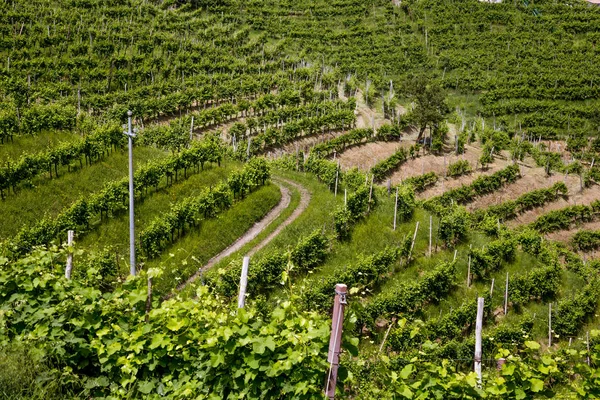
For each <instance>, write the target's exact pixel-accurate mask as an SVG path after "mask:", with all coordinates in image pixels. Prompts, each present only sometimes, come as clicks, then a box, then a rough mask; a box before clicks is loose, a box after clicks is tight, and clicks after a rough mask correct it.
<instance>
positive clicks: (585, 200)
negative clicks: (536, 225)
mask: <svg viewBox="0 0 600 400" xmlns="http://www.w3.org/2000/svg"><path fill="white" fill-rule="evenodd" d="M558 177H559V180H560V178H561V175H559V176H558ZM546 179H548V178H546ZM562 179H564V175H562ZM575 179H576V182H577V183H576V185H575V186H576V187H578V185H579V178H578V177H575ZM569 182H570V183H569ZM572 182H573V181H572V179H571V178H569V177H567V183H568V186H569V190H570V192H569V193H570V195H569V197H568V198H567V199H559V200H558V201H555V202H553V203H549V204H547V205H545V206H544V207H540V208H536V209H534V210H530V211H527V212H525V213H523V214H521V215H519V216H518V217H517V218H515V219H514V220H511V221H507V225H508V226H510V227H515V226H518V225H524V224H529V223H531V222H533V221H535V220H536V219H537V218H538V217H539V216H540V215H542V214H546V213H548V212H550V211H554V210H560V209H561V208H565V207H568V206H572V205H589V204H590V203H592V202H593V201H595V200H598V199H600V186H598V185H594V186H591V187H589V188H586V189H585V190H584V191H583V192H580V191H579V190H578V189H575V190H572V189H571V187H572V186H573V184H572Z"/></svg>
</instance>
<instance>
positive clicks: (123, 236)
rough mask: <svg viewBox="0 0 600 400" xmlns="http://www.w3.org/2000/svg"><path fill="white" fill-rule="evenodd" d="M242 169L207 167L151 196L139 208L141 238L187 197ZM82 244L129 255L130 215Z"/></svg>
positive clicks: (101, 225)
mask: <svg viewBox="0 0 600 400" xmlns="http://www.w3.org/2000/svg"><path fill="white" fill-rule="evenodd" d="M238 168H241V165H240V164H239V163H237V162H231V161H227V162H226V163H223V164H222V167H220V168H219V167H217V166H216V164H215V165H214V166H205V168H204V171H201V172H200V173H199V174H194V175H192V176H189V178H188V179H186V180H179V182H176V183H175V184H174V185H172V186H169V187H162V188H160V189H159V191H158V192H155V193H150V194H149V195H148V196H147V197H146V198H145V199H144V201H143V202H138V204H136V207H135V213H136V214H135V225H136V233H137V235H139V234H140V232H142V231H143V230H144V229H145V228H146V227H147V226H148V225H149V224H150V223H151V222H152V221H153V220H154V219H155V218H157V217H158V216H160V215H161V214H162V213H165V212H167V211H169V210H170V209H171V205H172V204H174V203H178V202H180V201H181V200H183V199H184V198H186V197H189V196H197V195H199V194H200V193H201V192H202V191H203V190H204V189H205V188H207V187H209V186H215V185H217V184H218V183H219V182H221V181H222V180H225V179H227V177H228V176H229V174H230V173H231V172H232V171H234V170H236V169H238ZM79 244H80V245H81V246H82V247H84V248H86V249H89V250H92V251H93V250H98V249H102V248H104V247H105V246H113V247H114V248H115V250H116V251H117V252H118V253H119V254H120V255H121V256H125V255H126V254H128V252H129V214H127V212H124V213H123V214H121V215H119V216H118V217H117V218H111V219H110V220H108V221H104V222H102V223H98V224H96V226H95V229H93V230H92V231H91V232H89V233H88V234H86V235H85V236H84V237H83V238H82V239H81V240H80V242H79Z"/></svg>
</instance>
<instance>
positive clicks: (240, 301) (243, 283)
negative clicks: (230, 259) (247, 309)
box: [238, 257, 250, 308]
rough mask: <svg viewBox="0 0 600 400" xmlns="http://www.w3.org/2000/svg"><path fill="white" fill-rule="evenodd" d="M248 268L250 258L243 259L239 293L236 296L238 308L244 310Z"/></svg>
mask: <svg viewBox="0 0 600 400" xmlns="http://www.w3.org/2000/svg"><path fill="white" fill-rule="evenodd" d="M249 266H250V257H244V262H243V263H242V275H241V276H240V293H239V295H238V308H244V305H245V304H246V286H247V284H248V267H249Z"/></svg>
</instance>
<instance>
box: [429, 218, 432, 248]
mask: <svg viewBox="0 0 600 400" xmlns="http://www.w3.org/2000/svg"><path fill="white" fill-rule="evenodd" d="M432 229H433V216H432V215H430V216H429V257H431V255H432V253H431V231H432Z"/></svg>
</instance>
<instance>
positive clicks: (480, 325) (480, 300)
mask: <svg viewBox="0 0 600 400" xmlns="http://www.w3.org/2000/svg"><path fill="white" fill-rule="evenodd" d="M482 329H483V297H478V298H477V320H476V321H475V373H476V374H477V383H478V385H479V386H481V331H482Z"/></svg>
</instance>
